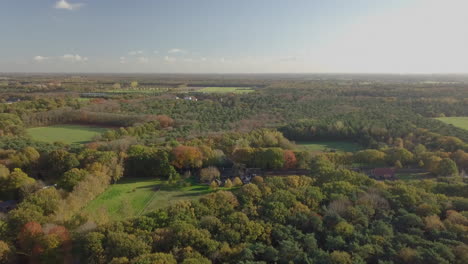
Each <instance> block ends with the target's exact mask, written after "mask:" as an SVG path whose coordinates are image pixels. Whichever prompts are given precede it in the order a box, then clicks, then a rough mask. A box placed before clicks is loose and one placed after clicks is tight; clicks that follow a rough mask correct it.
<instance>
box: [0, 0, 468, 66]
mask: <svg viewBox="0 0 468 264" xmlns="http://www.w3.org/2000/svg"><path fill="white" fill-rule="evenodd" d="M467 10H468V1H467V0H391V1H389V0H281V1H280V0H235V1H234V0H0V72H83V73H85V72H97V73H100V72H103V73H328V72H330V73H468V15H467Z"/></svg>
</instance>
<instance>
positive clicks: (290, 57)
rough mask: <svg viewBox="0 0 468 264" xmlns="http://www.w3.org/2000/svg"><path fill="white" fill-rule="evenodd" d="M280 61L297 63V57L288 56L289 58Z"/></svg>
mask: <svg viewBox="0 0 468 264" xmlns="http://www.w3.org/2000/svg"><path fill="white" fill-rule="evenodd" d="M279 60H280V61H297V57H294V56H287V57H284V58H280V59H279Z"/></svg>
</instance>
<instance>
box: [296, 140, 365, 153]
mask: <svg viewBox="0 0 468 264" xmlns="http://www.w3.org/2000/svg"><path fill="white" fill-rule="evenodd" d="M296 144H297V146H298V149H301V150H307V151H312V152H326V151H333V150H334V151H343V152H356V151H358V150H360V149H362V148H361V146H359V145H358V144H356V143H353V142H348V141H300V142H296Z"/></svg>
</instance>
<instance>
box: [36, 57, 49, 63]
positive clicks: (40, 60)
mask: <svg viewBox="0 0 468 264" xmlns="http://www.w3.org/2000/svg"><path fill="white" fill-rule="evenodd" d="M47 59H49V58H48V57H43V56H35V57H34V58H33V60H35V61H37V62H43V61H45V60H47Z"/></svg>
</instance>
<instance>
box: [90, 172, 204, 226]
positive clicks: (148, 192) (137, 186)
mask: <svg viewBox="0 0 468 264" xmlns="http://www.w3.org/2000/svg"><path fill="white" fill-rule="evenodd" d="M163 185H164V181H162V180H158V179H148V178H131V179H123V180H121V181H120V182H118V183H116V184H113V185H111V186H110V187H109V188H108V189H107V190H106V191H105V192H104V193H102V194H101V195H99V196H98V197H97V198H96V199H94V200H93V201H91V203H90V204H89V205H88V206H87V207H86V209H85V211H86V212H88V213H89V214H90V215H91V216H96V215H98V214H101V213H102V212H103V211H105V213H106V214H107V215H108V216H109V217H110V218H111V219H113V220H118V219H124V218H129V217H134V216H138V215H141V214H144V213H148V212H151V211H154V210H156V209H159V208H163V207H166V206H168V205H170V204H172V203H174V202H176V201H179V200H194V199H198V198H199V197H200V196H201V195H204V194H207V193H210V192H211V191H212V190H211V189H209V186H208V185H201V184H194V183H192V185H191V186H187V187H173V188H167V187H166V188H165V187H163Z"/></svg>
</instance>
